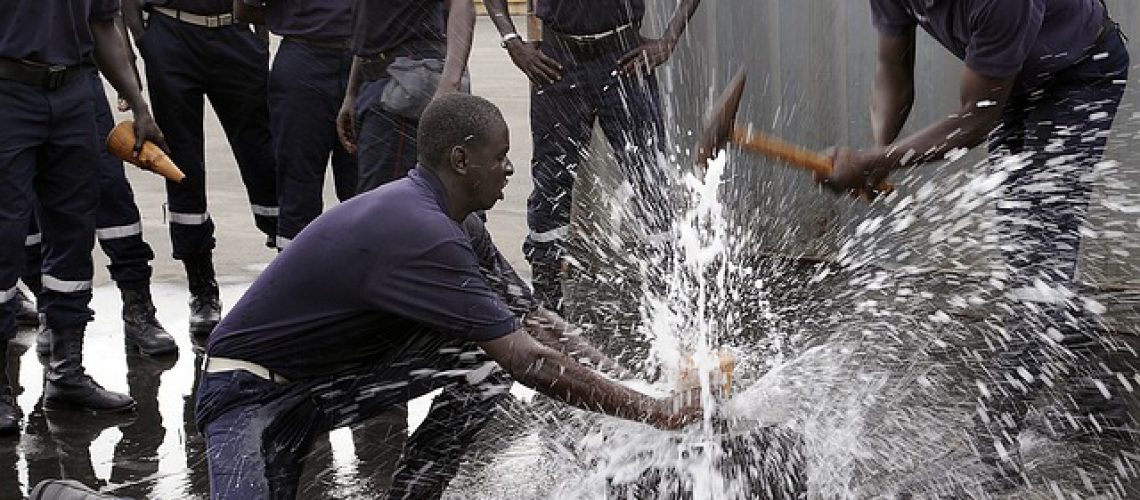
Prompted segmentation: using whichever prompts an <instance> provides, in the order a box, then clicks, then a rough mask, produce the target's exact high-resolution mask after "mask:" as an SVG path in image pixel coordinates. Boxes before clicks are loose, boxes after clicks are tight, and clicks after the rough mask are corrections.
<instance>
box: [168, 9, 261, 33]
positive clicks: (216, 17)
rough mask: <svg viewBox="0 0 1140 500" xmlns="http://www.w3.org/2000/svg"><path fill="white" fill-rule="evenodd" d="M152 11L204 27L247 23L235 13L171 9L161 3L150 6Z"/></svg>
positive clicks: (221, 26) (222, 26)
mask: <svg viewBox="0 0 1140 500" xmlns="http://www.w3.org/2000/svg"><path fill="white" fill-rule="evenodd" d="M150 11H151V12H157V13H159V14H162V15H164V16H166V17H169V18H171V19H177V20H179V21H182V22H184V23H186V24H193V25H194V26H201V27H203V28H224V27H226V26H233V25H235V24H246V23H245V22H242V21H239V20H237V19H235V18H234V15H233V13H225V14H195V13H193V12H187V11H184V10H178V9H171V8H167V7H162V6H159V5H152V6H150Z"/></svg>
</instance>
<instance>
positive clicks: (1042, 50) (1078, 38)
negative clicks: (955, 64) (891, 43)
mask: <svg viewBox="0 0 1140 500" xmlns="http://www.w3.org/2000/svg"><path fill="white" fill-rule="evenodd" d="M871 20H872V23H873V24H874V25H875V27H876V28H877V29H878V30H879V31H880V32H882V33H884V34H887V35H900V34H903V33H904V32H906V31H907V30H909V29H911V28H913V27H914V26H915V25H916V24H917V25H920V26H922V28H923V29H924V30H926V32H927V33H929V34H930V36H931V37H933V38H934V39H935V40H937V41H938V42H939V43H941V44H942V45H943V46H945V47H946V48H947V49H949V50H950V52H952V53H954V55H956V56H958V58H959V59H961V60H963V61H964V62H965V63H966V66H967V67H969V68H970V69H972V70H974V71H976V72H978V73H979V74H981V75H983V76H986V77H989V78H1008V77H1011V76H1015V75H1016V76H1017V77H1018V83H1017V84H1016V85H1015V88H1014V93H1015V94H1016V93H1020V92H1023V91H1025V90H1026V89H1028V88H1030V87H1032V86H1033V85H1034V84H1035V83H1037V82H1039V81H1040V80H1041V79H1042V78H1043V77H1047V76H1048V75H1052V74H1055V73H1057V72H1058V71H1060V70H1061V69H1064V68H1066V67H1068V66H1070V65H1072V64H1073V63H1074V62H1076V61H1077V60H1078V59H1080V58H1082V57H1084V56H1085V55H1087V52H1088V50H1089V48H1090V47H1092V45H1093V44H1094V43H1095V42H1096V39H1097V35H1098V34H1099V32H1100V29H1101V27H1102V26H1104V21H1105V12H1104V6H1103V5H1102V4H1101V3H1100V0H871Z"/></svg>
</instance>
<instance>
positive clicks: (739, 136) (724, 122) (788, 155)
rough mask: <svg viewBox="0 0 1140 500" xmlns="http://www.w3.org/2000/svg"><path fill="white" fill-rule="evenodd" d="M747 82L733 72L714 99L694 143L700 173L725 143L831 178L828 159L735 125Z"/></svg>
mask: <svg viewBox="0 0 1140 500" xmlns="http://www.w3.org/2000/svg"><path fill="white" fill-rule="evenodd" d="M746 80H747V77H746V76H745V72H744V68H741V69H740V70H739V71H737V72H736V76H734V77H733V78H732V81H731V82H729V84H728V88H726V89H725V90H724V92H723V93H722V94H721V95H720V98H718V99H717V101H716V105H715V106H713V109H712V112H710V113H709V118H708V122H706V123H705V127H704V129H702V130H701V135H700V136H699V138H698V140H697V168H698V169H699V170H700V172H701V173H702V174H703V173H704V169H705V168H706V167H707V165H708V160H709V159H710V158H712V157H713V155H715V154H716V152H717V151H718V150H720V148H722V147H724V145H725V143H732V144H735V145H737V146H740V147H741V148H743V149H744V150H746V151H749V152H752V153H758V154H761V155H764V156H767V157H769V158H774V159H777V160H780V161H782V162H785V163H787V164H789V165H793V166H796V167H800V168H803V169H807V170H810V171H812V172H815V173H817V174H820V175H824V176H827V175H831V167H832V162H831V158H830V157H828V156H827V155H824V154H822V153H817V152H815V151H812V150H810V149H808V148H805V147H803V146H800V145H798V144H792V143H790V142H787V141H784V140H782V139H779V138H776V137H773V136H771V135H768V134H765V133H762V132H755V131H751V130H748V129H747V128H742V127H737V126H736V111H737V110H738V109H740V98H741V97H742V96H743V95H744V83H745V81H746ZM893 189H894V187H893V186H891V185H890V184H888V183H886V182H884V183H882V184H880V185H879V186H878V187H876V190H877V191H878V192H879V193H889V192H891V191H892V190H893Z"/></svg>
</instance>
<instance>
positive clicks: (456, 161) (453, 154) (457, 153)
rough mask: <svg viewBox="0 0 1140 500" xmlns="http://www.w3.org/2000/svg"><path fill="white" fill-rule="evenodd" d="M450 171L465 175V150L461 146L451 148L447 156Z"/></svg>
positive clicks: (466, 165)
mask: <svg viewBox="0 0 1140 500" xmlns="http://www.w3.org/2000/svg"><path fill="white" fill-rule="evenodd" d="M448 160H449V162H450V164H451V169H452V170H454V171H455V173H457V174H459V175H467V167H468V162H467V149H465V148H464V147H463V146H453V147H452V148H451V151H450V152H449V154H448Z"/></svg>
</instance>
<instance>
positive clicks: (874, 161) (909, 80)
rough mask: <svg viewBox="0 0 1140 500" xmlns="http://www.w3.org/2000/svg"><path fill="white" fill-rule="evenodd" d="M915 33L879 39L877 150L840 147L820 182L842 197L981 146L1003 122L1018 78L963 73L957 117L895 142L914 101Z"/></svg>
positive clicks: (874, 108) (875, 105)
mask: <svg viewBox="0 0 1140 500" xmlns="http://www.w3.org/2000/svg"><path fill="white" fill-rule="evenodd" d="M914 43H915V40H914V30H913V29H912V30H910V31H909V32H908V33H906V34H904V35H900V36H892V35H886V34H880V35H879V49H878V63H877V67H876V71H875V90H874V93H873V95H872V108H871V123H872V127H873V131H874V134H875V143H876V147H874V148H871V149H866V150H853V149H849V148H837V149H836V150H835V153H834V155H833V156H832V159H833V161H834V165H833V170H832V172H831V175H830V176H817V180H818V181H820V182H822V183H823V184H824V185H825V186H827V187H828V188H830V189H832V190H834V191H836V192H841V193H842V192H852V191H853V192H856V193H873V192H874V191H875V186H878V185H879V183H880V182H882V180H883V179H884V178H886V177H887V175H889V174H890V173H891V172H892V171H894V170H897V169H900V168H904V167H912V166H916V165H921V164H923V163H927V162H930V161H935V160H939V159H941V158H944V157H945V156H946V154H947V153H949V152H951V151H953V150H955V149H958V148H972V147H974V146H977V145H978V144H980V143H981V142H982V141H983V140H984V139H985V138H986V135H987V134H989V132H990V130H993V128H994V126H995V125H996V124H997V123H998V120H999V119H1000V118H1001V113H1002V110H1003V109H1004V108H1005V104H1006V102H1007V101H1008V100H1009V95H1010V92H1011V91H1012V89H1013V84H1014V81H1015V80H1016V75H1011V76H1009V77H1005V78H990V77H987V76H984V75H982V74H981V73H978V72H977V71H975V70H973V69H970V67H968V66H966V67H963V69H962V78H961V86H960V102H961V106H960V108H959V109H958V111H957V112H955V113H954V114H951V115H948V116H946V117H945V118H943V119H941V120H938V121H936V122H934V123H933V124H931V125H929V126H927V127H926V128H924V129H922V130H920V131H918V132H916V133H914V134H911V135H909V136H907V137H904V138H902V139H899V140H898V141H895V138H896V137H897V136H898V134H899V131H900V130H901V129H902V126H903V124H904V123H906V118H907V116H908V115H909V114H910V108H911V105H912V103H913V102H914Z"/></svg>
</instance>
